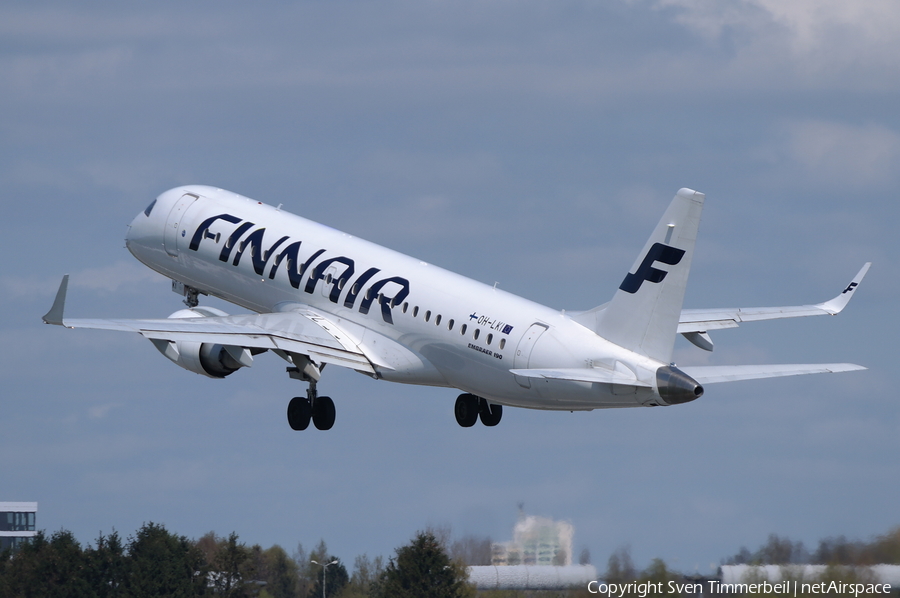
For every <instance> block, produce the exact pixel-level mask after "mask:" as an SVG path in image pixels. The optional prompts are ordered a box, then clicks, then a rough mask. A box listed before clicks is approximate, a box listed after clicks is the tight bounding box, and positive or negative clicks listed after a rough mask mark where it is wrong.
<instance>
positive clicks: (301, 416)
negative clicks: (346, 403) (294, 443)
mask: <svg viewBox="0 0 900 598" xmlns="http://www.w3.org/2000/svg"><path fill="white" fill-rule="evenodd" d="M306 394H307V397H294V398H293V399H291V402H290V403H288V408H287V418H288V424H290V426H291V429H292V430H305V429H306V428H308V427H309V422H310V420H312V423H313V425H315V426H316V428H318V429H319V430H330V429H331V427H332V426H333V425H334V416H335V410H334V401H332V400H331V397H320V396H317V394H316V383H315V382H310V389H309V390H308V391H306Z"/></svg>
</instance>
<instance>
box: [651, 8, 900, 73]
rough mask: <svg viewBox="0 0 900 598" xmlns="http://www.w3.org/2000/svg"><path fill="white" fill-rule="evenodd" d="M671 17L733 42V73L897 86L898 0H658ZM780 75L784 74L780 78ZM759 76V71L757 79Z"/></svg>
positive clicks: (707, 36)
mask: <svg viewBox="0 0 900 598" xmlns="http://www.w3.org/2000/svg"><path fill="white" fill-rule="evenodd" d="M654 5H655V6H656V7H657V8H659V9H662V10H672V11H674V14H675V16H674V20H675V21H676V22H678V23H681V24H682V25H684V26H685V27H687V28H688V29H690V30H692V31H694V32H695V33H697V34H698V35H700V36H701V37H703V38H705V39H707V40H708V41H711V42H717V43H718V42H727V44H730V45H732V46H733V48H734V50H733V51H734V52H735V54H736V55H735V58H734V60H733V62H732V69H731V70H732V75H733V76H735V77H743V76H747V75H748V74H749V73H750V72H754V71H755V72H757V73H759V72H769V74H770V75H772V74H775V73H782V74H790V77H791V79H792V81H791V82H792V84H793V85H798V84H799V85H802V84H804V83H805V84H813V85H819V84H823V83H824V84H827V85H829V86H837V87H840V88H843V89H854V88H855V86H857V85H860V84H862V85H865V86H867V87H872V88H884V87H888V88H893V87H895V86H896V84H897V77H885V76H884V75H885V71H886V70H887V71H888V72H892V73H894V74H898V63H897V61H896V60H895V57H896V56H897V53H898V51H900V3H897V2H895V1H894V0H863V1H859V2H844V1H841V0H796V1H793V2H783V1H781V0H739V1H738V2H716V1H714V0H700V1H698V0H656V2H654ZM779 79H780V80H783V79H782V78H781V77H779ZM760 82H761V81H760V80H759V79H758V78H756V77H754V83H757V84H758V83H760Z"/></svg>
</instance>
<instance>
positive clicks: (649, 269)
mask: <svg viewBox="0 0 900 598" xmlns="http://www.w3.org/2000/svg"><path fill="white" fill-rule="evenodd" d="M683 257H684V249H678V248H677V247H671V246H669V245H663V244H662V243H654V244H653V247H651V248H650V251H648V252H647V255H645V256H644V261H642V262H641V265H640V266H638V269H637V272H635V273H634V274H632V273H631V272H629V273H628V274H626V275H625V280H623V281H622V284H621V285H619V289H620V290H622V291H625V292H626V293H632V294H634V293H637V292H638V289H640V288H641V285H642V284H644V281H645V280H646V281H647V282H652V283H658V282H662V281H663V279H665V277H666V274H668V272H666V271H665V270H660V269H659V268H654V267H653V262H661V263H663V264H667V265H669V266H675V265H677V264H678V262H680V261H681V258H683Z"/></svg>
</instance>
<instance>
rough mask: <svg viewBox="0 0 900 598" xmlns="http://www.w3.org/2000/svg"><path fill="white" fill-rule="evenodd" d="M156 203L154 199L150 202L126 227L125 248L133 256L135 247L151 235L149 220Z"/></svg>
mask: <svg viewBox="0 0 900 598" xmlns="http://www.w3.org/2000/svg"><path fill="white" fill-rule="evenodd" d="M156 202H157V200H156V199H154V200H153V201H152V202H150V205H148V206H147V207H146V209H144V210H143V211H142V212H138V215H137V216H135V217H134V220H132V221H131V224H129V225H128V230H127V231H126V232H125V247H127V248H128V250H129V251H131V253H132V254H134V250H135V247H136V246H137V245H140V244H141V242H142V241H143V240H145V239H146V238H147V237H148V236H149V235H150V233H151V231H150V218H151V214H153V208H155V207H156Z"/></svg>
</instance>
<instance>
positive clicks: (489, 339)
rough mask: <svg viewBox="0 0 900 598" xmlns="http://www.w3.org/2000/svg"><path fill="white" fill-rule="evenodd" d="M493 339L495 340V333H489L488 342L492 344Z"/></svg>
mask: <svg viewBox="0 0 900 598" xmlns="http://www.w3.org/2000/svg"><path fill="white" fill-rule="evenodd" d="M492 340H494V335H493V334H489V335H488V337H487V344H489V345H490V344H491V341H492Z"/></svg>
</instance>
